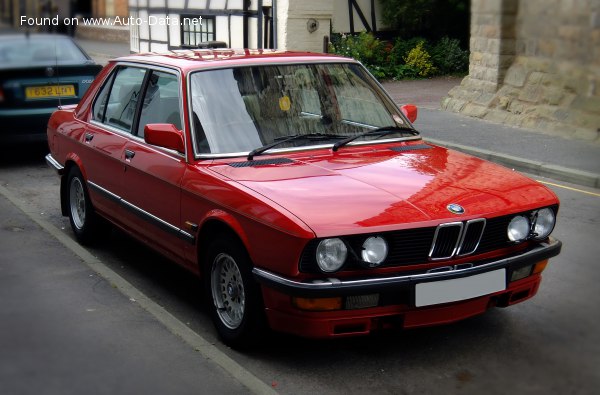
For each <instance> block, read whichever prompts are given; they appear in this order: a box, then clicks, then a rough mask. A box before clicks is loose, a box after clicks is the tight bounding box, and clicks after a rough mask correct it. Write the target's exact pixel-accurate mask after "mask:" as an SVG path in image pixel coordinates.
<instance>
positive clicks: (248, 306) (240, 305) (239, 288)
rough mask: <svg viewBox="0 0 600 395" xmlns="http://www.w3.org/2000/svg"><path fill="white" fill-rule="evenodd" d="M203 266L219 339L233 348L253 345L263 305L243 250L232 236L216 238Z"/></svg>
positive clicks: (259, 329)
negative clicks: (204, 266)
mask: <svg viewBox="0 0 600 395" xmlns="http://www.w3.org/2000/svg"><path fill="white" fill-rule="evenodd" d="M206 264H207V265H206V269H207V270H206V272H205V273H206V275H205V279H206V280H205V285H206V290H207V293H208V299H209V300H210V310H211V316H212V319H213V323H214V325H215V327H216V329H217V332H218V333H219V336H220V337H221V338H222V339H223V341H224V342H225V343H226V344H228V345H230V346H232V347H235V348H247V347H249V346H252V345H253V344H254V343H255V342H256V341H257V340H258V339H259V338H260V336H261V335H262V332H263V331H264V319H263V312H262V309H263V307H262V306H263V305H262V298H261V297H260V292H259V287H258V285H257V284H256V282H255V281H254V280H253V278H252V273H251V271H250V259H249V258H248V255H247V253H246V251H245V249H244V248H243V247H242V246H241V244H240V243H239V242H237V240H234V239H233V238H232V237H229V236H221V237H217V238H215V240H213V241H212V243H211V244H210V246H209V249H208V254H207V260H206Z"/></svg>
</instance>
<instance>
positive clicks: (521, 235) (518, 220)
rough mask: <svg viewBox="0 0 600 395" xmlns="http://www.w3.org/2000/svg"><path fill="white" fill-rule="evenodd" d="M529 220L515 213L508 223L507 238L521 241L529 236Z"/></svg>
mask: <svg viewBox="0 0 600 395" xmlns="http://www.w3.org/2000/svg"><path fill="white" fill-rule="evenodd" d="M529 229H530V225H529V220H528V219H527V218H525V217H523V216H521V215H517V216H516V217H514V218H513V219H511V220H510V223H509V224H508V239H509V240H510V241H523V240H525V239H526V238H527V236H529Z"/></svg>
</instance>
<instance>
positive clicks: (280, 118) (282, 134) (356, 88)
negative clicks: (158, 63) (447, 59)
mask: <svg viewBox="0 0 600 395" xmlns="http://www.w3.org/2000/svg"><path fill="white" fill-rule="evenodd" d="M190 83H191V98H192V110H193V112H192V121H193V132H194V143H195V145H196V152H197V153H198V154H207V153H210V154H231V153H247V152H250V151H253V150H256V149H257V148H260V147H264V146H265V145H269V144H272V143H273V142H276V141H281V140H283V141H281V144H277V148H290V147H303V146H308V145H323V144H329V143H331V144H334V143H335V142H337V141H339V140H340V139H344V138H347V137H351V136H357V135H359V134H361V133H364V132H365V131H368V130H372V129H377V128H385V127H395V126H402V127H406V126H408V123H405V121H403V118H402V117H401V116H400V115H399V114H398V112H397V109H396V108H395V107H394V106H393V105H391V104H390V103H389V102H388V100H385V99H384V96H383V93H382V92H381V90H380V88H378V87H377V86H376V85H375V84H374V83H373V81H372V78H371V77H370V76H369V75H368V74H367V73H366V72H365V71H364V69H363V68H362V66H360V65H358V64H354V63H341V64H292V65H277V66H272V65H269V66H252V67H238V68H229V69H217V70H208V71H200V72H196V73H194V74H192V76H191V80H190ZM303 135H306V136H307V138H293V139H289V137H291V136H303ZM387 135H389V136H388V138H389V137H392V138H397V137H402V136H405V135H406V134H405V133H402V131H401V130H398V131H397V132H395V131H393V132H392V133H387ZM311 136H312V137H315V136H317V137H318V138H308V137H311ZM379 137H381V136H380V135H377V134H374V135H373V134H365V135H364V136H360V137H358V138H357V139H356V141H367V140H374V139H377V138H379Z"/></svg>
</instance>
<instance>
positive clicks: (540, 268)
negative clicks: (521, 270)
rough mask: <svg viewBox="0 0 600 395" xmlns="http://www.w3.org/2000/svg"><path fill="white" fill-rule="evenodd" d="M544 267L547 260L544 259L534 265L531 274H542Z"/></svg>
mask: <svg viewBox="0 0 600 395" xmlns="http://www.w3.org/2000/svg"><path fill="white" fill-rule="evenodd" d="M546 265H548V260H547V259H544V260H543V261H540V262H538V263H536V264H535V267H534V268H533V274H538V273H541V272H543V271H544V269H545V268H546Z"/></svg>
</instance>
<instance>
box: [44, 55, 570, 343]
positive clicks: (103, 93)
mask: <svg viewBox="0 0 600 395" xmlns="http://www.w3.org/2000/svg"><path fill="white" fill-rule="evenodd" d="M415 118H416V109H415V108H414V106H410V105H408V106H404V107H402V108H398V107H396V105H395V104H394V103H393V101H392V100H391V99H390V97H389V96H388V95H387V94H386V93H385V91H384V90H383V89H382V88H381V86H380V85H379V84H378V83H377V81H376V80H375V79H374V78H373V77H372V76H371V75H370V74H369V73H368V72H367V71H366V69H365V68H364V67H363V66H362V65H360V64H359V63H358V62H356V61H354V60H352V59H347V58H343V57H338V56H331V55H319V54H309V53H293V52H277V51H266V50H265V51H252V50H196V51H174V52H171V53H169V54H164V55H157V54H145V55H134V56H128V57H123V58H119V59H116V60H114V61H112V62H110V64H109V65H107V66H106V67H105V68H104V69H103V71H102V72H101V73H100V74H99V75H98V77H97V78H96V80H95V81H94V83H93V84H92V86H91V87H90V89H89V90H88V92H87V93H86V95H85V96H84V97H83V99H82V100H81V102H80V103H79V104H78V105H70V106H63V107H62V108H59V110H57V111H56V112H54V114H53V115H52V117H51V119H50V121H49V124H48V142H49V147H50V154H48V156H47V157H46V159H47V162H48V163H49V164H50V166H52V167H53V168H54V169H55V170H56V171H57V172H58V174H59V175H60V177H61V188H60V202H61V208H62V213H63V214H64V215H65V216H68V217H69V219H70V223H71V226H72V229H73V232H74V234H75V237H76V238H77V239H78V240H79V241H80V242H82V243H88V242H90V241H93V240H94V239H95V238H98V237H102V234H101V233H99V232H97V230H98V229H97V228H98V226H97V225H98V220H99V218H100V217H102V218H103V219H105V220H108V221H109V222H111V223H112V224H114V225H115V226H117V227H119V228H121V229H122V230H124V231H126V232H128V233H130V234H131V235H132V236H133V237H135V238H137V239H139V240H141V241H142V242H144V243H146V244H147V245H148V246H150V247H151V248H153V249H154V250H156V251H157V252H158V253H160V254H164V255H165V256H167V257H169V258H170V259H172V260H173V261H174V262H176V263H178V264H180V265H182V266H183V267H185V268H187V269H189V270H190V271H191V272H193V273H195V274H197V275H200V276H201V277H202V278H203V279H204V283H205V286H206V293H207V296H208V298H209V300H210V301H211V306H210V307H211V313H212V318H213V321H214V323H215V326H216V329H217V331H218V333H219V335H220V336H221V338H222V339H223V341H224V342H226V343H227V344H230V345H232V346H244V345H247V344H249V343H251V342H252V341H253V338H254V337H255V336H257V335H259V334H260V333H262V332H263V331H264V330H265V329H267V327H270V328H271V329H273V330H277V331H283V332H288V333H293V334H296V335H299V336H306V337H315V338H327V337H341V336H354V335H363V334H368V333H370V332H371V331H373V330H376V329H384V328H393V327H399V328H409V327H419V326H427V325H436V324H443V323H449V322H453V321H456V320H460V319H464V318H467V317H470V316H473V315H476V314H480V313H483V312H485V311H486V310H487V309H489V308H492V307H506V306H510V305H513V304H515V303H519V302H522V301H524V300H526V299H528V298H531V297H532V296H534V295H535V294H536V292H537V290H538V287H539V285H540V282H541V273H542V271H543V270H544V268H545V267H546V265H547V264H548V259H549V258H551V257H553V256H555V255H557V254H558V253H559V252H560V249H561V243H560V241H558V240H556V239H554V238H552V237H551V236H550V234H551V232H552V230H553V228H554V225H555V221H556V215H557V212H558V207H559V201H558V199H557V197H556V196H555V195H554V194H553V193H552V192H551V191H550V190H549V189H548V188H546V187H544V186H543V185H541V184H539V183H537V182H535V181H532V180H530V179H528V178H526V177H524V176H522V175H520V174H518V173H516V172H514V171H511V170H508V169H506V168H503V167H501V166H498V165H495V164H492V163H489V162H486V161H484V160H481V159H477V158H474V157H471V156H468V155H464V154H461V153H458V152H455V151H451V150H447V149H445V148H442V147H438V146H435V145H433V144H430V143H427V142H426V141H424V140H423V139H422V137H421V135H420V134H419V132H418V131H417V130H416V129H415V128H414V127H413V125H412V122H413V121H414V119H415Z"/></svg>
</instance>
